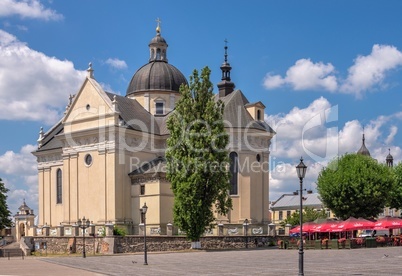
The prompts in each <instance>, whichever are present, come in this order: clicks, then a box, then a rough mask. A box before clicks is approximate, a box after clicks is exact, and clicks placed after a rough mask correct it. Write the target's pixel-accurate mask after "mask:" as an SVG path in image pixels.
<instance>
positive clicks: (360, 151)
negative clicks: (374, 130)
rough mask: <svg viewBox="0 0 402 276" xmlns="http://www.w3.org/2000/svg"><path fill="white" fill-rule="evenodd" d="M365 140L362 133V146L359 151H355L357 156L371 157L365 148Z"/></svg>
mask: <svg viewBox="0 0 402 276" xmlns="http://www.w3.org/2000/svg"><path fill="white" fill-rule="evenodd" d="M365 140H366V138H364V133H363V138H362V146H361V147H360V149H359V150H358V151H357V154H361V155H366V156H371V155H370V151H369V150H368V149H367V148H366V144H365Z"/></svg>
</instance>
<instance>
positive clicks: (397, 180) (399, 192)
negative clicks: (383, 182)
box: [388, 162, 402, 209]
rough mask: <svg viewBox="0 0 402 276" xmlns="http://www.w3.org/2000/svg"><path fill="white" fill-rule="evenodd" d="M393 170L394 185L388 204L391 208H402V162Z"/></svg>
mask: <svg viewBox="0 0 402 276" xmlns="http://www.w3.org/2000/svg"><path fill="white" fill-rule="evenodd" d="M391 172H392V174H393V177H394V183H393V187H392V189H391V191H390V198H389V204H388V206H389V207H390V208H395V209H402V163H401V162H400V163H398V165H396V166H395V167H394V168H393V169H391Z"/></svg>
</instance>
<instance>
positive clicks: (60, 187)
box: [56, 169, 63, 204]
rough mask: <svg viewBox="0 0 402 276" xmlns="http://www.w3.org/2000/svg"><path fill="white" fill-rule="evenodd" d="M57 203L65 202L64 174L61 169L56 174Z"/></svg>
mask: <svg viewBox="0 0 402 276" xmlns="http://www.w3.org/2000/svg"><path fill="white" fill-rule="evenodd" d="M56 178H57V179H56V193H57V194H56V197H57V199H56V203H57V204H60V203H62V201H63V185H62V174H61V169H58V170H57V173H56Z"/></svg>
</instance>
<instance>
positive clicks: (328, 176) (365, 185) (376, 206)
mask: <svg viewBox="0 0 402 276" xmlns="http://www.w3.org/2000/svg"><path fill="white" fill-rule="evenodd" d="M392 183H393V178H392V174H390V170H389V168H388V167H387V166H386V165H384V164H380V163H378V162H377V161H376V160H374V159H372V158H371V157H368V156H364V155H360V154H354V153H353V154H345V155H343V156H342V157H340V158H339V160H338V159H334V160H332V161H331V162H330V163H329V164H328V166H327V167H326V168H324V169H323V170H322V171H321V172H320V174H319V176H318V181H317V190H318V192H319V194H320V196H321V199H322V201H323V203H324V205H325V206H326V207H327V208H329V209H331V210H332V211H333V212H334V214H335V216H337V217H338V218H341V219H347V218H349V217H351V216H353V217H362V218H366V219H367V218H373V217H376V216H377V215H378V214H379V213H381V212H382V210H383V208H384V206H385V205H386V204H387V201H388V198H389V194H390V193H389V191H390V190H391V188H392Z"/></svg>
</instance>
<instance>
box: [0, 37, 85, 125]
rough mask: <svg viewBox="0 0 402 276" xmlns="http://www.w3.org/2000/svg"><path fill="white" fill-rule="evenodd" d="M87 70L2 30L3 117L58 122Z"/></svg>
mask: <svg viewBox="0 0 402 276" xmlns="http://www.w3.org/2000/svg"><path fill="white" fill-rule="evenodd" d="M85 73H86V72H85V71H79V70H76V69H74V65H73V63H72V62H70V61H67V60H64V61H62V60H59V59H57V58H55V57H48V56H46V55H45V54H43V53H40V52H37V51H35V50H32V49H30V48H29V47H28V46H27V45H26V44H25V43H22V42H20V41H18V39H17V38H16V37H15V36H13V35H11V34H9V33H7V32H5V31H3V30H0V119H4V120H31V121H43V122H45V123H47V124H52V123H54V122H56V121H57V120H58V119H60V117H61V113H62V112H64V107H65V106H66V105H67V104H68V95H70V94H75V93H76V92H77V90H78V88H79V86H80V85H81V84H82V82H83V81H84V78H85Z"/></svg>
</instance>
